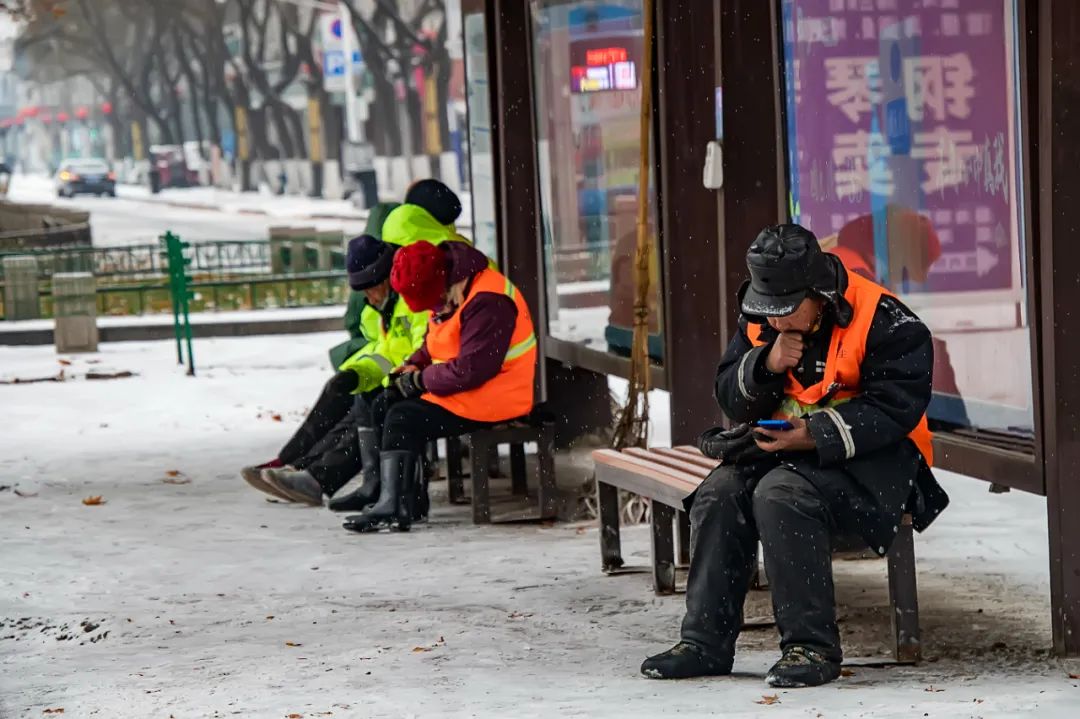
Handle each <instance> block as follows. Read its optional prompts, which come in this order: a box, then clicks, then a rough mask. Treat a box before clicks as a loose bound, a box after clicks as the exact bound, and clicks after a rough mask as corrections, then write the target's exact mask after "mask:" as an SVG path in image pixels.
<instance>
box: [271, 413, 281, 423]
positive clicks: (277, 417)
mask: <svg viewBox="0 0 1080 719" xmlns="http://www.w3.org/2000/svg"><path fill="white" fill-rule="evenodd" d="M270 419H272V420H274V421H275V422H280V421H281V415H280V414H272V415H270Z"/></svg>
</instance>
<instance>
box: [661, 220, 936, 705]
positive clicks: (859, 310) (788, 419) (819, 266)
mask: <svg viewBox="0 0 1080 719" xmlns="http://www.w3.org/2000/svg"><path fill="white" fill-rule="evenodd" d="M747 265H748V267H749V270H750V281H749V282H747V283H746V284H745V285H743V288H742V289H741V290H740V293H739V297H740V303H741V308H742V316H741V318H740V320H739V329H738V331H737V332H736V333H735V336H734V337H733V338H732V340H731V342H730V344H729V345H728V348H727V351H726V352H725V353H724V356H723V358H722V359H721V361H720V367H719V369H718V372H717V377H716V398H717V401H718V402H719V404H720V407H721V409H722V410H723V411H724V413H725V414H726V415H727V417H729V418H730V419H731V420H733V421H735V422H740V423H750V424H756V423H758V422H759V421H761V420H768V419H771V420H774V427H773V428H758V427H750V428H747V427H742V428H740V429H737V430H734V431H730V432H728V433H726V434H725V435H721V436H720V438H721V439H724V440H725V441H726V442H727V446H726V447H725V448H724V449H722V450H720V451H710V447H708V446H707V445H708V442H709V441H710V440H708V439H706V440H704V441H703V446H702V450H703V451H705V452H706V454H710V456H713V457H714V458H718V459H721V465H720V466H719V467H718V468H717V469H716V470H714V471H713V472H712V473H711V474H710V475H709V477H708V478H707V479H706V480H705V481H704V482H703V483H702V484H701V486H700V487H699V488H698V489H697V491H696V492H695V493H694V494H693V495H691V497H689V498H688V499H687V502H688V503H690V504H689V510H688V511H689V513H690V523H691V535H690V536H691V550H690V551H691V554H690V574H689V577H688V583H687V589H686V616H685V618H684V619H683V623H682V640H681V641H680V642H679V643H678V644H676V645H675V646H674V647H673V648H671V649H669V650H668V651H666V652H663V653H661V654H657V655H656V656H652V657H649V658H648V659H646V660H645V662H644V663H643V664H642V666H641V672H642V674H644V675H645V676H647V677H650V678H655V679H681V678H687V677H696V676H705V675H721V674H729V673H730V672H731V668H732V663H733V660H734V653H735V639H736V637H737V636H738V634H739V631H740V629H741V624H742V611H743V602H744V600H745V598H746V593H747V590H748V589H749V585H750V580H751V575H752V573H753V571H754V569H755V566H756V556H757V552H756V549H757V543H758V541H759V540H760V542H761V544H762V547H763V550H764V558H765V572H766V575H767V576H768V578H769V585H770V588H771V590H772V601H773V613H774V615H775V617H776V626H777V629H778V631H779V634H780V648H781V650H782V657H781V658H780V660H779V661H778V662H776V664H775V665H774V666H773V667H772V668H771V669H770V670H769V673H768V675H767V676H766V681H767V682H768V683H769V684H770V685H771V686H774V687H802V686H815V685H819V684H824V683H826V682H830V681H832V680H834V679H836V677H838V676H839V674H840V662H841V659H842V654H841V649H840V633H839V630H838V628H837V623H836V607H835V599H834V596H833V580H832V564H831V540H832V539H833V538H834V537H836V536H837V535H849V534H855V535H858V536H860V537H861V538H862V539H864V540H865V541H866V542H867V544H868V545H869V546H870V547H871V548H872V549H873V550H874V551H875V552H877V553H878V554H879V555H884V554H885V553H886V552H887V551H888V549H889V546H890V544H891V543H892V540H893V538H894V536H895V535H896V533H897V532H898V527H899V525H900V522H901V517H902V515H903V514H904V513H905V512H910V513H911V514H912V515H913V525H914V528H915V529H916V530H918V531H922V530H924V529H926V527H927V526H928V525H929V524H930V523H931V522H932V521H933V520H934V518H935V517H936V516H937V515H938V514H939V513H940V512H941V511H942V510H943V509H944V508H945V506H946V505H947V504H948V497H947V496H946V494H945V492H944V491H943V490H942V489H941V487H940V486H938V484H937V482H936V481H935V479H934V476H933V474H932V473H931V471H930V464H931V462H932V454H931V451H932V450H931V434H930V431H929V429H928V426H927V421H926V416H925V411H926V407H927V405H928V404H929V402H930V396H931V372H932V369H933V361H934V360H933V346H932V343H931V336H930V332H929V330H928V329H927V328H926V326H925V325H924V324H923V323H922V321H921V320H919V318H918V317H916V316H915V315H914V314H913V313H912V312H911V311H910V310H909V309H908V308H907V307H905V306H904V305H903V304H902V303H901V302H900V301H899V300H898V299H896V298H895V297H894V296H892V295H891V294H890V293H889V292H888V291H886V290H885V289H884V288H882V287H879V286H878V285H876V284H874V283H873V282H870V281H869V280H866V279H864V278H862V277H860V276H859V275H857V274H855V273H852V272H848V271H847V270H846V269H844V266H843V264H841V262H840V261H839V259H838V258H836V257H834V256H833V255H829V254H825V253H824V252H822V251H821V249H820V247H819V245H818V241H817V238H816V237H815V236H814V234H813V233H812V232H810V231H809V230H807V229H805V228H803V227H800V226H799V225H779V226H775V227H769V228H766V229H765V230H763V231H762V232H761V234H759V235H758V237H757V238H756V239H755V240H754V242H753V244H751V246H750V250H749V252H748V253H747ZM780 421H782V422H784V423H786V424H783V425H782V426H780V427H779V428H778V427H777V425H778V424H780ZM748 430H749V431H748ZM706 437H708V435H706ZM737 437H742V438H743V439H744V440H745V441H744V442H740V441H737V440H733V438H737ZM718 455H722V456H718Z"/></svg>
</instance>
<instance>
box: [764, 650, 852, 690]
mask: <svg viewBox="0 0 1080 719" xmlns="http://www.w3.org/2000/svg"><path fill="white" fill-rule="evenodd" d="M838 676H840V662H833V661H830V660H828V659H826V658H825V656H824V655H823V654H821V653H820V652H818V651H815V650H814V649H808V648H807V647H788V648H787V649H785V650H784V656H782V657H780V661H778V662H777V663H776V664H773V667H772V669H770V670H769V673H768V674H766V675H765V682H766V683H767V684H768V685H769V686H771V687H777V688H780V689H796V688H799V687H816V686H821V685H822V684H828V683H829V682H831V681H833V680H834V679H836V678H837V677H838Z"/></svg>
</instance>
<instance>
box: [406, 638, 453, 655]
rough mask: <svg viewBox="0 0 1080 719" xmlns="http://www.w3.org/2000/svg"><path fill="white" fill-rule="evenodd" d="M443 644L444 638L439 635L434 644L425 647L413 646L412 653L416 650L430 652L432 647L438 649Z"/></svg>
mask: <svg viewBox="0 0 1080 719" xmlns="http://www.w3.org/2000/svg"><path fill="white" fill-rule="evenodd" d="M444 644H446V640H445V639H444V638H442V637H439V641H437V642H435V643H434V644H429V645H428V646H425V647H413V653H414V654H415V653H417V652H430V651H432V650H434V649H438V648H439V647H441V646H442V645H444Z"/></svg>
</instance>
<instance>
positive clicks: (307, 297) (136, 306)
mask: <svg viewBox="0 0 1080 719" xmlns="http://www.w3.org/2000/svg"><path fill="white" fill-rule="evenodd" d="M191 289H192V290H193V292H194V295H193V296H192V298H191V302H190V306H191V311H192V312H213V311H232V310H259V309H274V308H278V307H314V306H322V305H336V304H344V303H345V302H347V301H348V297H349V291H350V290H349V284H348V279H347V277H346V276H345V275H344V274H343V273H341V272H313V273H309V274H306V275H264V276H258V277H250V278H232V279H226V280H210V281H207V280H203V281H198V280H196V281H194V282H192V283H191ZM39 296H40V298H41V316H42V317H43V318H51V317H52V316H53V299H52V291H51V289H48V288H46V287H44V286H43V287H42V289H41V290H40V291H39ZM97 306H98V316H99V317H100V316H118V315H141V314H163V313H168V312H171V311H172V300H171V297H170V294H169V282H168V280H167V279H163V280H162V281H160V282H147V283H131V284H120V285H111V286H108V287H98V289H97ZM3 319H4V312H3V292H2V291H0V321H2V320H3Z"/></svg>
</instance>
